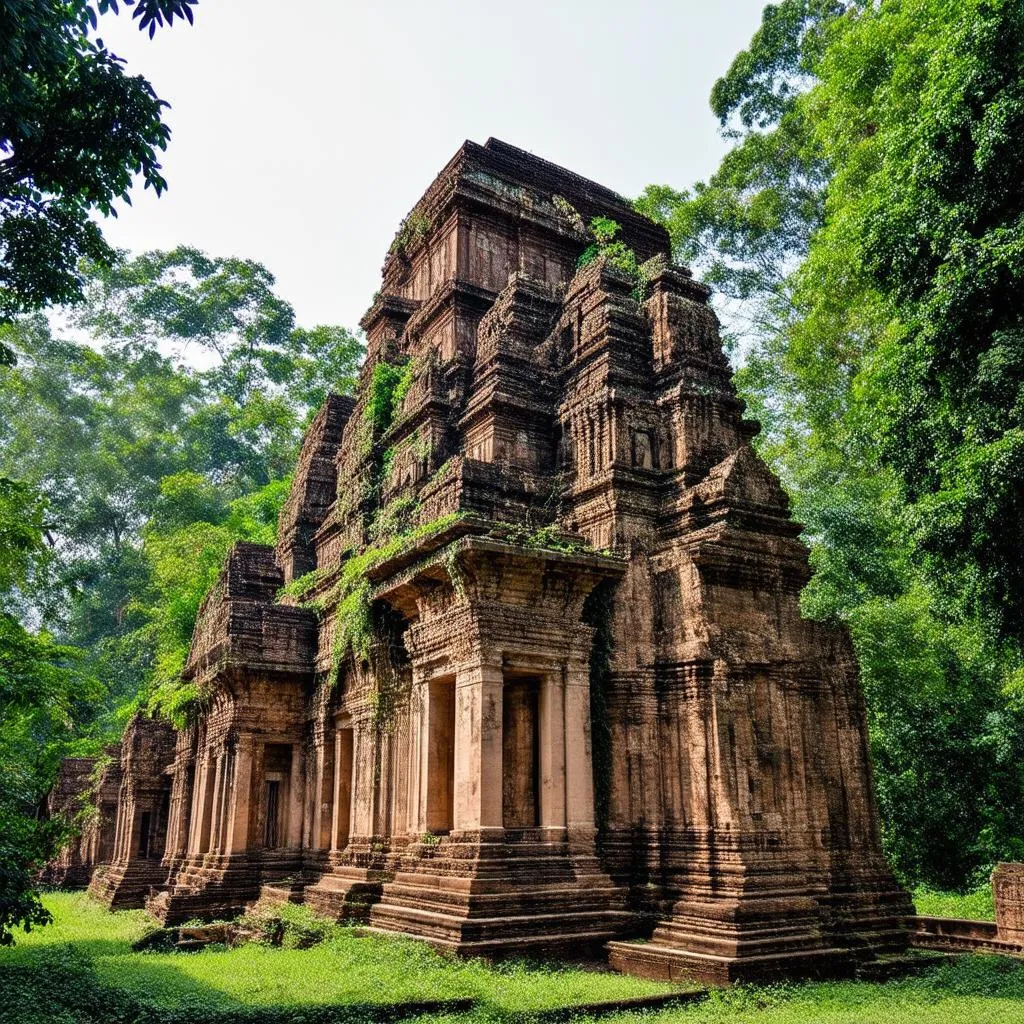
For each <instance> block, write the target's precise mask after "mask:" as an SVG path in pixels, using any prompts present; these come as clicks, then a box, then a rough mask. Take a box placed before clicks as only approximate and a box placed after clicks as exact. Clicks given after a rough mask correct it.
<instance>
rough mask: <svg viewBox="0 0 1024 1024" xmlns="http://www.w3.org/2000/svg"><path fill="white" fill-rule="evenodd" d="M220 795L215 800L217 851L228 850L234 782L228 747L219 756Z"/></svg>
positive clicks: (233, 754)
mask: <svg viewBox="0 0 1024 1024" xmlns="http://www.w3.org/2000/svg"><path fill="white" fill-rule="evenodd" d="M221 760H222V761H223V768H222V769H221V775H220V797H219V799H218V800H217V852H218V853H225V852H227V850H228V825H229V821H228V818H229V813H230V809H231V802H232V797H233V792H234V782H235V752H234V749H233V748H232V747H228V748H227V750H225V751H224V753H223V755H222V756H221Z"/></svg>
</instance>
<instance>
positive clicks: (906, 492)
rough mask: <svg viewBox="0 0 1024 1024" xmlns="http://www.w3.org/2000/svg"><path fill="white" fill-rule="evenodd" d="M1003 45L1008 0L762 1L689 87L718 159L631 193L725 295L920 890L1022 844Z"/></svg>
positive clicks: (1020, 18)
mask: <svg viewBox="0 0 1024 1024" xmlns="http://www.w3.org/2000/svg"><path fill="white" fill-rule="evenodd" d="M1022 58H1024V11H1022V9H1021V8H1020V5H1019V4H1014V3H1011V2H1003V0H971V2H967V3H953V2H950V0H900V2H896V0H882V2H881V3H869V2H867V0H855V2H844V3H838V2H827V0H783V2H781V3H779V4H776V5H772V6H769V7H767V8H765V12H764V16H763V21H762V25H761V28H760V29H759V30H758V32H757V33H756V34H755V36H754V38H753V39H752V40H751V44H750V46H749V48H748V49H747V50H746V51H744V52H743V53H741V54H739V55H738V56H737V58H736V59H735V60H734V62H733V64H732V67H731V68H730V69H729V71H728V73H727V74H726V75H725V76H724V77H723V79H722V80H721V81H719V82H718V83H717V84H716V85H715V88H714V90H713V92H712V109H713V110H714V112H715V114H716V116H718V118H719V119H720V122H721V124H722V126H723V130H724V131H725V133H726V134H727V136H729V137H731V138H733V139H734V140H735V145H734V148H733V149H732V150H731V151H730V153H729V154H727V156H726V158H725V159H724V160H723V162H722V165H721V167H720V168H719V170H718V171H717V172H716V173H715V175H713V176H712V178H711V179H710V180H709V181H708V182H706V183H701V184H699V185H697V186H695V187H694V188H693V189H691V190H690V191H687V192H682V191H676V190H673V189H671V188H668V187H666V186H658V187H652V188H649V189H648V190H647V191H646V192H645V194H644V196H642V197H641V199H640V201H639V203H638V205H639V206H640V207H641V209H643V210H644V211H645V212H648V213H650V214H652V215H654V216H656V217H658V218H660V219H662V220H663V221H664V222H665V223H666V224H667V226H668V227H669V229H670V231H671V232H672V235H673V240H674V243H675V246H676V249H677V251H678V253H679V254H680V255H681V256H683V257H684V258H687V259H691V260H695V261H696V262H697V263H698V265H700V266H701V267H702V268H703V269H704V270H705V271H706V272H707V275H706V276H708V277H709V278H710V279H711V280H712V282H713V283H715V284H717V285H718V287H719V288H720V289H721V290H722V292H723V293H724V295H725V297H726V299H727V300H728V301H727V302H726V304H725V305H724V307H723V308H724V311H725V313H726V316H727V319H728V324H729V328H730V330H731V333H732V336H733V341H734V350H735V352H736V354H737V356H738V358H739V359H740V361H741V364H742V365H741V367H740V369H739V371H738V373H737V381H738V384H739V386H740V389H741V392H742V393H743V394H744V397H745V398H747V400H748V402H749V403H750V404H751V406H752V407H753V411H754V413H755V414H756V415H757V416H759V418H761V419H762V421H763V423H764V424H765V427H766V429H765V431H764V433H763V435H762V437H761V439H760V441H759V444H760V445H761V449H762V451H763V452H764V454H765V455H766V456H767V457H768V458H769V460H770V461H771V462H772V464H773V466H774V467H775V468H776V469H777V470H778V471H779V472H780V475H781V476H782V477H783V479H784V481H785V482H786V484H787V486H788V488H789V489H790V492H791V494H792V496H793V499H794V507H795V512H796V515H797V516H798V517H799V518H800V519H801V520H802V521H803V522H804V524H805V530H806V533H805V536H806V537H807V538H808V540H809V541H810V542H811V545H812V562H813V564H814V566H815V570H816V572H815V576H814V578H813V580H812V582H811V584H810V586H809V587H808V589H807V590H806V591H805V593H804V595H803V602H804V607H805V610H806V611H808V612H809V613H810V614H812V615H815V616H818V617H838V618H840V619H843V620H845V621H846V622H847V623H848V624H849V625H850V627H851V631H852V633H853V637H854V642H855V645H856V648H857V652H858V657H859V660H860V664H861V672H862V677H863V680H864V684H865V689H866V692H867V695H868V702H869V714H870V725H871V732H872V743H873V751H874V756H875V763H876V769H877V774H878V787H879V796H880V801H881V807H882V814H883V828H884V834H885V841H886V846H887V849H888V850H889V852H890V855H891V856H892V857H893V858H894V860H895V863H896V866H897V868H898V870H900V872H901V873H902V874H903V875H904V877H905V878H907V879H908V880H909V881H919V880H924V881H929V882H932V883H935V884H940V885H963V884H967V883H968V882H969V881H970V880H971V878H972V877H975V876H976V873H980V874H982V875H983V874H984V873H985V872H986V871H987V868H988V866H990V865H991V863H992V862H993V861H994V860H995V859H998V858H1000V857H1007V856H1009V857H1013V856H1020V854H1021V852H1022V850H1024V841H1022V833H1021V828H1020V825H1019V822H1020V821H1021V820H1022V814H1024V776H1022V772H1021V767H1020V765H1021V759H1022V754H1024V719H1022V717H1021V710H1022V707H1021V703H1020V698H1019V696H1018V695H1019V694H1020V692H1021V689H1022V688H1021V685H1020V682H1019V680H1021V679H1022V678H1024V674H1022V670H1021V665H1022V664H1024V659H1022V656H1021V641H1022V639H1024V637H1022V628H1024V570H1022V569H1021V564H1020V559H1019V555H1018V552H1019V548H1020V539H1021V534H1020V528H1019V523H1020V522H1021V521H1022V516H1021V513H1022V511H1024V509H1022V508H1021V502H1022V501H1024V486H1022V481H1024V447H1022V442H1021V440H1020V439H1021V437H1022V436H1024V432H1022V427H1024V422H1022V414H1024V389H1022V382H1024V347H1022V343H1021V338H1022V336H1024V335H1022V332H1021V313H1020V310H1019V303H1017V302H1016V301H1015V295H1016V293H1017V290H1018V289H1019V280H1018V275H1019V273H1020V266H1021V261H1020V259H1019V255H1018V254H1019V252H1020V241H1019V239H1020V237H1021V231H1022V227H1021V225H1022V223H1024V221H1022V211H1024V207H1022V204H1021V199H1020V196H1019V190H1018V189H1017V188H1016V187H1015V186H1013V185H1011V184H1010V183H1011V182H1013V181H1017V180H1019V177H1020V174H1021V172H1022V170H1024V146H1022V143H1021V138H1022V135H1021V128H1022V127H1024V124H1022V120H1021V119H1022V117H1024V103H1022V99H1024V90H1022V86H1024V73H1022V69H1024V59H1022ZM1008 524H1012V525H1010V526H1009V528H1008Z"/></svg>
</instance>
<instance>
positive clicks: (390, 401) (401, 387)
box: [365, 359, 414, 437]
mask: <svg viewBox="0 0 1024 1024" xmlns="http://www.w3.org/2000/svg"><path fill="white" fill-rule="evenodd" d="M413 373H414V368H413V361H412V360H411V359H410V360H407V361H406V362H404V363H389V362H387V361H386V360H384V359H381V360H380V361H379V362H377V363H375V364H374V367H373V375H372V377H371V378H370V393H369V396H368V397H367V400H366V412H365V415H366V420H367V422H368V423H369V424H370V425H371V426H372V427H373V431H374V434H375V435H377V436H378V437H379V436H380V435H381V434H383V433H384V432H385V431H386V430H387V429H388V427H390V426H391V424H392V423H393V422H394V421H395V415H396V413H397V412H398V410H399V408H401V405H402V402H403V400H404V399H405V396H406V395H407V394H408V393H409V388H410V387H411V386H412V382H413Z"/></svg>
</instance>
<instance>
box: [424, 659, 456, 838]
mask: <svg viewBox="0 0 1024 1024" xmlns="http://www.w3.org/2000/svg"><path fill="white" fill-rule="evenodd" d="M427 699H428V700H429V701H430V706H429V708H428V716H429V718H428V722H429V728H428V730H427V732H428V736H427V781H428V785H427V819H426V826H427V828H428V829H429V830H430V831H431V832H433V833H435V834H437V835H440V834H441V833H447V832H451V830H452V828H453V826H454V823H455V678H454V676H452V677H450V678H447V679H435V680H433V681H432V682H431V683H430V684H429V686H428V688H427Z"/></svg>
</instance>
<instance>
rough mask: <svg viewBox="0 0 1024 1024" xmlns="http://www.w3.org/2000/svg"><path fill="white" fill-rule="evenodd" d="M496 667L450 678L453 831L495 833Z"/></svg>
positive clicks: (473, 667) (475, 667)
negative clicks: (452, 692) (452, 699)
mask: <svg viewBox="0 0 1024 1024" xmlns="http://www.w3.org/2000/svg"><path fill="white" fill-rule="evenodd" d="M502 687H503V679H502V672H501V667H500V666H498V665H482V664H479V663H477V664H473V663H470V664H469V665H464V666H462V667H460V668H459V671H458V672H457V673H456V677H455V778H456V787H457V788H456V794H455V831H457V832H468V831H478V830H482V829H490V828H494V829H500V828H501V827H502V823H501V785H502V777H501V765H502V756H501V739H502V736H501V717H502V716H501V701H502Z"/></svg>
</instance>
